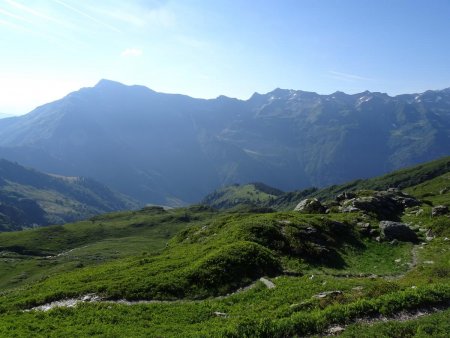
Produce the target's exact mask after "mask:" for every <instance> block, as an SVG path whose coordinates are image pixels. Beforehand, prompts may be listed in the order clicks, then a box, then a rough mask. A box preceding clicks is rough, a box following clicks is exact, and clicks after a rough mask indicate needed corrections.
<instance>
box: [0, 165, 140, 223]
mask: <svg viewBox="0 0 450 338" xmlns="http://www.w3.org/2000/svg"><path fill="white" fill-rule="evenodd" d="M138 206H139V204H138V203H137V202H135V201H133V200H132V199H130V198H127V197H125V196H123V195H121V194H118V193H115V192H113V191H111V190H109V189H108V188H107V187H105V186H104V185H102V184H100V183H98V182H96V181H94V180H91V179H87V178H82V177H63V176H57V175H49V174H44V173H41V172H38V171H36V170H33V169H29V168H25V167H22V166H20V165H18V164H17V163H12V162H9V161H6V160H4V159H0V231H9V230H20V229H23V228H28V227H35V226H43V225H49V224H61V223H66V222H72V221H76V220H81V219H84V218H87V217H91V216H94V215H97V214H100V213H105V212H111V211H116V210H125V209H132V208H137V207H138Z"/></svg>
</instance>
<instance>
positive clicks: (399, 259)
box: [394, 258, 402, 263]
mask: <svg viewBox="0 0 450 338" xmlns="http://www.w3.org/2000/svg"><path fill="white" fill-rule="evenodd" d="M401 261H402V259H401V258H397V259H396V260H394V262H395V263H400V262H401Z"/></svg>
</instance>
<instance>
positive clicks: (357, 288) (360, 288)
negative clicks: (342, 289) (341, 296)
mask: <svg viewBox="0 0 450 338" xmlns="http://www.w3.org/2000/svg"><path fill="white" fill-rule="evenodd" d="M362 289H364V287H362V286H355V287H354V288H352V290H355V291H361V290H362Z"/></svg>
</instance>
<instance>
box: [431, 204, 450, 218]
mask: <svg viewBox="0 0 450 338" xmlns="http://www.w3.org/2000/svg"><path fill="white" fill-rule="evenodd" d="M445 214H448V207H447V206H446V205H436V206H435V207H434V208H433V209H431V216H433V217H435V216H442V215H445Z"/></svg>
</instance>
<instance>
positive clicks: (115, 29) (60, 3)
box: [53, 0, 121, 33]
mask: <svg viewBox="0 0 450 338" xmlns="http://www.w3.org/2000/svg"><path fill="white" fill-rule="evenodd" d="M53 1H54V2H56V3H57V4H59V5H61V6H64V7H65V8H67V9H69V10H71V11H72V12H75V13H77V14H79V15H81V16H83V17H85V18H87V19H89V20H91V21H93V22H95V23H97V24H99V25H102V26H104V27H106V28H109V29H111V30H113V31H115V32H118V33H121V30H120V29H118V28H116V27H114V26H112V25H109V24H107V23H106V22H103V21H101V20H99V19H97V18H95V17H93V16H92V15H90V14H88V13H86V12H84V11H82V10H80V9H78V8H75V7H73V6H71V5H69V4H67V3H65V2H63V1H60V0H53Z"/></svg>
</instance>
